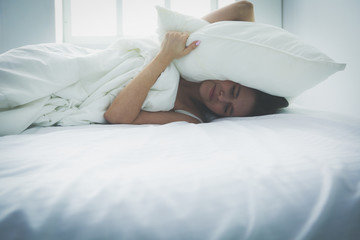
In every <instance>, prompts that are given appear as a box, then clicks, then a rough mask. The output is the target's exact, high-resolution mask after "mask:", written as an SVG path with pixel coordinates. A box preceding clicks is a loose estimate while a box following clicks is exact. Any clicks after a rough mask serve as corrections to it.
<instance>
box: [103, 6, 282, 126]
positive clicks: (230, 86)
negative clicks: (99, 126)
mask: <svg viewBox="0 0 360 240" xmlns="http://www.w3.org/2000/svg"><path fill="white" fill-rule="evenodd" d="M203 19H204V20H206V21H208V22H210V23H214V22H217V21H254V11H253V6H252V4H251V3H249V2H247V1H241V2H237V3H234V4H231V5H229V6H227V7H224V8H221V9H219V10H217V11H214V12H212V13H210V14H209V15H207V16H205V17H204V18H203ZM188 37H189V35H188V34H186V33H181V32H168V33H167V34H166V36H165V39H164V40H163V42H162V46H161V50H160V52H159V53H158V54H157V56H156V57H155V58H154V59H153V61H152V62H151V63H150V64H149V65H148V66H147V67H146V68H145V69H144V70H143V71H142V72H141V73H140V74H139V75H137V76H136V77H135V78H134V79H133V80H132V81H131V82H130V84H128V85H127V86H126V87H125V88H124V89H123V90H122V91H121V92H120V93H119V94H118V95H117V97H116V98H115V100H114V101H113V102H112V104H111V105H110V106H109V108H108V109H107V111H106V113H105V115H104V117H105V119H106V120H107V121H108V122H109V123H127V124H146V123H154V124H164V123H169V122H174V121H187V122H190V123H201V122H208V121H209V118H213V117H232V116H233V117H244V116H255V115H265V114H271V113H275V112H276V111H277V110H278V109H280V108H284V107H287V106H288V102H287V100H286V99H285V98H282V97H277V96H272V95H269V94H266V93H263V92H260V91H258V90H255V89H252V88H248V87H245V86H242V85H240V84H239V83H235V82H232V81H230V80H228V81H219V80H206V81H203V82H200V83H195V82H190V81H186V80H184V79H183V78H181V77H180V82H179V87H178V92H177V96H176V100H175V104H174V108H173V109H172V110H171V111H166V112H147V111H143V110H141V106H142V105H143V102H144V100H145V98H146V96H147V94H148V92H149V90H150V88H151V86H152V85H153V84H154V83H155V82H156V80H157V79H158V77H159V75H160V74H161V73H162V72H163V71H164V70H165V69H166V67H167V66H168V65H169V64H170V63H171V62H172V61H173V60H174V59H177V58H181V57H184V56H185V55H187V54H191V51H193V50H194V49H196V48H197V46H199V45H200V44H201V42H200V41H195V42H193V43H191V44H190V45H189V46H187V47H186V41H187V39H188Z"/></svg>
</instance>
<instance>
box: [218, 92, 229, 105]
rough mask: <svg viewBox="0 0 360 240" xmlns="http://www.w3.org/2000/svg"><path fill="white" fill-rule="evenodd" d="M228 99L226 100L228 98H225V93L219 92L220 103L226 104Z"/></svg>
mask: <svg viewBox="0 0 360 240" xmlns="http://www.w3.org/2000/svg"><path fill="white" fill-rule="evenodd" d="M226 100H227V99H226V96H225V93H224V91H220V92H219V95H218V101H219V102H225V101H226Z"/></svg>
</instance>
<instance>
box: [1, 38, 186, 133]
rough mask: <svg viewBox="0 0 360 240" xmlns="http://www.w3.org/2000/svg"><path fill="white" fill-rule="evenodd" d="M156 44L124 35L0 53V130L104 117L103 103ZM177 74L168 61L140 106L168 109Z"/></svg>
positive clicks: (143, 62)
mask: <svg viewBox="0 0 360 240" xmlns="http://www.w3.org/2000/svg"><path fill="white" fill-rule="evenodd" d="M159 46H160V45H159V43H158V42H157V41H155V40H152V39H129V38H127V39H119V40H118V41H116V42H115V43H113V44H112V45H111V46H109V47H108V48H106V49H104V50H93V49H88V48H82V47H78V46H74V45H69V44H40V45H31V46H25V47H21V48H17V49H13V50H10V51H9V52H6V53H4V54H2V55H0V135H6V134H17V133H20V132H22V131H23V130H25V129H26V128H28V127H29V126H31V125H35V126H50V125H62V126H69V125H83V124H90V123H105V122H106V121H105V119H104V117H103V114H104V112H105V111H106V109H107V107H108V106H109V105H110V103H111V102H112V101H113V99H114V98H115V97H116V95H117V93H118V92H119V91H120V90H121V89H123V88H124V87H125V86H126V84H127V83H128V82H129V81H130V80H131V79H132V78H134V77H135V76H136V75H137V74H138V73H139V72H140V71H141V70H142V69H143V68H144V66H146V65H147V64H148V63H149V62H150V61H151V60H152V59H153V57H154V56H155V54H156V53H157V52H158V50H159ZM179 76H180V75H179V72H178V71H177V69H176V67H175V66H174V65H173V64H171V65H170V66H169V67H168V68H167V69H166V70H165V71H164V72H163V73H162V74H161V76H160V77H159V79H158V80H157V82H156V83H155V84H154V86H153V87H152V88H151V90H150V92H149V94H148V96H147V98H146V100H145V102H144V104H143V107H142V109H143V110H146V111H168V110H170V109H172V108H173V105H174V102H175V98H176V93H177V88H178V82H179Z"/></svg>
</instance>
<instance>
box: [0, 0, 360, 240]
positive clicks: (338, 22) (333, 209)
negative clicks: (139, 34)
mask: <svg viewBox="0 0 360 240" xmlns="http://www.w3.org/2000/svg"><path fill="white" fill-rule="evenodd" d="M66 1H68V0H66ZM117 1H119V0H117ZM140 1H141V0H140ZM166 1H167V2H170V1H171V0H166ZM174 1H176V0H174ZM209 1H210V0H209ZM191 2H196V1H191ZM202 2H204V0H203V1H202ZM210 2H213V3H214V2H218V3H219V4H220V3H221V2H222V3H224V4H225V3H228V2H232V1H230V0H222V1H221V0H219V1H210ZM250 2H252V3H253V4H254V7H255V17H256V21H258V22H260V23H265V24H270V25H274V26H277V27H280V28H283V29H284V30H286V31H287V32H289V33H292V34H294V35H296V36H298V37H299V38H300V39H302V40H304V42H306V43H308V44H311V46H314V47H316V48H317V49H319V50H320V51H322V52H324V53H326V54H327V55H328V56H331V58H332V59H334V60H335V61H336V62H337V63H345V64H346V68H345V70H344V71H338V70H336V71H338V72H336V71H334V72H336V73H335V74H329V75H331V76H329V77H328V78H327V79H326V80H324V81H321V82H320V83H319V84H313V85H315V86H313V87H311V88H310V89H308V90H306V91H304V92H302V93H301V94H300V95H298V96H296V97H294V98H291V101H290V106H289V108H288V109H286V110H284V111H282V112H281V113H280V114H274V115H267V116H260V117H247V118H222V119H217V120H215V121H213V122H210V123H206V124H188V123H185V122H174V123H170V124H165V125H154V124H150V125H126V124H125V125H101V124H92V125H82V126H64V127H61V126H60V127H54V126H51V127H31V128H29V129H27V130H25V131H24V132H22V133H21V134H10V135H7V136H1V137H0V239H245V240H250V239H252V240H256V239H274V240H279V239H284V240H285V239H297V240H303V239H304V240H307V239H309V240H317V239H329V240H338V239H344V240H357V239H360V228H359V226H360V107H359V106H358V105H359V103H360V67H359V66H360V60H359V58H358V57H357V56H358V55H359V54H360V46H359V44H358V43H359V42H360V32H359V31H357V26H358V24H359V23H360V15H359V14H358V12H359V11H360V2H359V1H357V0H347V1H340V0H334V1H326V0H315V1H313V0H301V1H293V0H252V1H250ZM61 3H62V0H54V1H49V0H34V1H27V0H0V54H2V53H5V52H7V51H8V50H10V49H13V48H18V47H22V46H25V45H33V44H44V43H54V42H59V29H58V28H59V4H61ZM158 11H160V10H158ZM154 12H155V10H154ZM160 12H161V11H160ZM158 13H159V12H158ZM183 13H184V14H186V13H185V12H183ZM170 14H172V13H170ZM195 17H199V16H195ZM164 22H166V21H165V20H164ZM60 25H61V24H60ZM205 29H206V28H205ZM199 31H201V30H199ZM207 33H208V32H205V33H203V32H201V34H204V35H206V34H207ZM62 34H63V33H60V35H62ZM198 34H199V33H198ZM201 34H199V35H201ZM194 35H195V36H196V33H194ZM203 42H204V41H203ZM120 43H121V42H120ZM115 45H116V44H115ZM83 46H85V47H94V48H100V49H102V48H105V47H106V46H107V45H106V44H98V43H96V44H93V45H91V44H90V45H89V44H84V45H83ZM136 46H137V45H136ZM205 46H206V45H204V48H205ZM115 47H116V46H115ZM130 47H131V46H130ZM70 50H71V49H70ZM194 55H195V54H194ZM107 56H110V57H111V56H112V55H104V57H107ZM86 64H87V63H86ZM181 64H182V63H181V62H180V61H179V62H178V63H177V65H176V67H177V68H178V69H181V68H186V67H184V66H186V64H184V65H181ZM300 64H301V63H300ZM269 65H270V66H272V65H271V64H269ZM329 65H330V64H329ZM338 67H339V68H341V66H338ZM187 70H188V69H185V70H183V71H181V70H179V71H181V74H184V75H185V74H186V71H187ZM69 72H71V69H69ZM315 72H316V71H315ZM44 75H46V73H44ZM64 76H66V75H64ZM300 76H301V75H300ZM304 76H306V75H304ZM309 78H311V77H309ZM59 79H60V81H61V78H59ZM0 81H1V79H0ZM306 81H308V79H306V80H304V82H306ZM0 84H1V82H0ZM290 88H291V87H289V89H290ZM293 88H295V87H293ZM1 106H2V105H1ZM0 109H1V108H0ZM1 110H2V109H1ZM0 116H1V115H0ZM0 122H1V119H0ZM14 122H20V120H19V119H16V120H14ZM0 130H1V129H0Z"/></svg>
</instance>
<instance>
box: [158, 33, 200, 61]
mask: <svg viewBox="0 0 360 240" xmlns="http://www.w3.org/2000/svg"><path fill="white" fill-rule="evenodd" d="M188 38H189V34H188V33H182V32H167V33H166V35H165V38H164V40H163V42H162V44H161V50H160V53H159V55H160V56H162V57H163V58H165V59H166V60H168V61H169V62H171V61H172V60H174V59H177V58H181V57H184V56H185V55H187V54H189V53H190V52H191V51H192V50H194V49H195V48H196V47H197V46H198V45H199V44H200V41H194V42H192V43H191V44H190V45H189V46H186V41H187V39H188Z"/></svg>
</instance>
